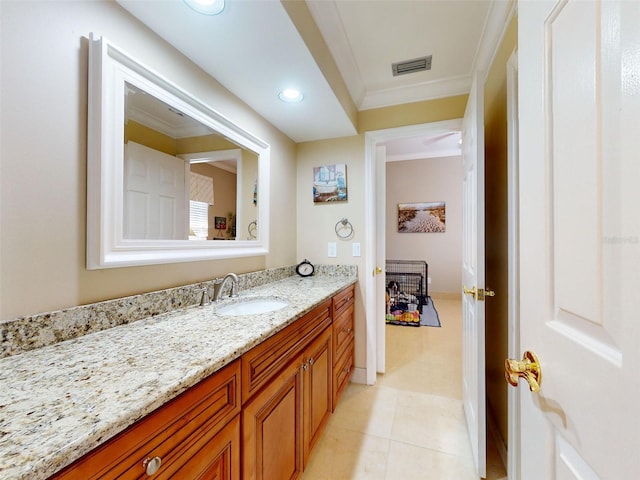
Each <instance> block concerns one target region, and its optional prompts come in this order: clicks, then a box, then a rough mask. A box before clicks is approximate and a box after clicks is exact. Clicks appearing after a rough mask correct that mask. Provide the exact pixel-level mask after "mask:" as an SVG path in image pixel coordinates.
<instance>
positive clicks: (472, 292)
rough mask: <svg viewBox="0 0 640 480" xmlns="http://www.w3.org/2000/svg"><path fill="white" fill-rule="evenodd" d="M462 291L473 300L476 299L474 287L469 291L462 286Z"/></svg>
mask: <svg viewBox="0 0 640 480" xmlns="http://www.w3.org/2000/svg"><path fill="white" fill-rule="evenodd" d="M462 291H463V292H464V294H465V295H471V296H472V297H473V298H475V297H476V294H477V293H478V292H477V291H476V287H473V288H471V289H469V288H467V287H466V285H463V286H462Z"/></svg>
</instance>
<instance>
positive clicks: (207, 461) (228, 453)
mask: <svg viewBox="0 0 640 480" xmlns="http://www.w3.org/2000/svg"><path fill="white" fill-rule="evenodd" d="M202 443H203V445H202V446H200V445H198V446H197V448H199V450H198V451H197V452H196V453H195V454H193V456H191V457H190V458H189V459H188V460H186V461H185V463H184V465H183V467H182V468H181V469H180V470H178V471H177V472H175V473H171V474H170V475H169V476H167V477H166V478H168V479H169V478H184V479H187V478H188V479H189V480H200V479H202V480H240V415H237V416H236V417H235V418H234V419H233V420H231V422H229V424H228V425H227V426H225V427H224V428H223V429H222V430H221V431H220V432H219V433H218V434H217V435H215V436H214V437H213V438H210V439H208V440H207V441H206V443H205V442H202ZM187 455H191V452H188V453H187ZM154 478H155V477H154ZM158 478H159V479H162V478H163V477H162V476H161V477H158Z"/></svg>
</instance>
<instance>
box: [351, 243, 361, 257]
mask: <svg viewBox="0 0 640 480" xmlns="http://www.w3.org/2000/svg"><path fill="white" fill-rule="evenodd" d="M351 254H352V255H353V256H354V257H359V256H360V242H353V244H352V245H351Z"/></svg>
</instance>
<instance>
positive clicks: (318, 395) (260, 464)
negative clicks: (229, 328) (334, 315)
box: [242, 318, 333, 480]
mask: <svg viewBox="0 0 640 480" xmlns="http://www.w3.org/2000/svg"><path fill="white" fill-rule="evenodd" d="M301 320H302V321H304V318H303V319H301ZM286 334H287V332H285V331H283V332H282V333H281V334H278V335H283V336H284V335H286ZM331 338H332V337H331V328H330V326H329V327H326V328H325V329H324V330H323V331H322V332H321V333H320V334H319V335H317V336H316V337H315V338H314V339H313V340H312V341H311V343H310V344H308V345H307V346H306V347H305V348H304V350H302V352H300V353H298V354H297V355H293V356H291V357H289V358H288V359H286V360H288V363H287V365H286V367H285V368H284V369H281V370H280V371H279V373H278V374H277V375H276V376H274V377H272V378H271V380H270V381H269V382H268V383H267V384H266V385H265V386H264V388H263V389H262V390H260V391H259V392H258V393H257V394H256V395H254V396H253V398H252V399H251V400H250V401H249V402H248V403H246V404H245V405H244V407H243V410H242V424H243V478H244V479H245V480H250V479H251V480H253V479H260V480H280V479H284V478H286V479H293V478H297V477H298V476H299V475H300V474H301V473H302V471H303V469H304V466H305V465H306V463H307V460H308V458H309V456H310V454H311V450H312V449H313V447H314V446H315V444H316V442H317V441H318V439H319V438H320V436H321V434H322V431H323V429H324V427H325V425H326V423H327V421H328V420H329V417H330V416H331V413H332V405H333V404H332V400H333V399H332V388H331V386H332V381H333V375H332V372H333V370H332V364H333V362H332V340H331Z"/></svg>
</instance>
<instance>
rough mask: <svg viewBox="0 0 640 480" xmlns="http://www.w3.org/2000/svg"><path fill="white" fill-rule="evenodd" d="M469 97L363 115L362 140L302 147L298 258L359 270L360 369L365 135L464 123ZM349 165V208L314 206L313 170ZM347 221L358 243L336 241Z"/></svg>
mask: <svg viewBox="0 0 640 480" xmlns="http://www.w3.org/2000/svg"><path fill="white" fill-rule="evenodd" d="M466 100H467V96H466V95H461V96H457V97H451V98H445V99H437V100H431V101H426V102H418V103H413V104H407V105H399V106H396V107H388V108H381V109H373V110H366V111H362V112H359V113H358V124H359V131H360V135H356V136H352V137H345V138H338V139H331V140H321V141H316V142H305V143H301V144H298V153H297V159H298V160H297V162H298V163H297V204H298V205H297V215H296V216H295V223H296V224H297V229H298V230H297V252H298V261H300V260H302V259H303V258H308V259H309V260H311V261H312V262H316V263H329V264H351V265H357V266H358V277H359V280H360V281H359V282H358V287H357V289H356V309H355V328H356V345H355V356H356V360H355V365H356V367H357V368H364V367H365V364H366V352H365V341H366V335H367V329H366V317H365V306H364V300H363V299H364V298H365V295H366V290H365V278H366V275H367V272H366V271H365V269H364V266H365V263H364V258H365V255H366V251H367V248H368V247H367V245H366V244H365V242H364V233H365V229H366V225H365V223H364V215H365V204H364V194H365V187H366V185H365V181H364V170H365V167H364V154H365V137H364V133H365V132H366V131H369V130H380V129H385V128H393V127H399V126H406V125H412V124H422V123H429V122H437V121H441V120H451V119H455V118H462V116H463V115H464V109H465V106H466ZM334 163H344V164H346V165H347V183H348V191H349V199H348V201H347V202H337V203H324V204H314V203H313V198H312V180H313V175H312V169H313V167H317V166H321V165H331V164H334ZM344 217H346V218H348V220H349V221H350V222H351V223H352V225H353V228H354V232H355V233H354V237H353V238H352V239H350V240H348V241H343V240H340V239H338V238H337V237H336V233H335V230H334V229H335V224H336V223H337V222H338V221H339V220H340V219H341V218H344ZM328 242H336V244H337V251H338V256H337V257H336V258H328V257H327V243H328ZM353 242H360V243H361V254H362V256H361V257H353V256H352V255H351V248H352V243H353Z"/></svg>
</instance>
